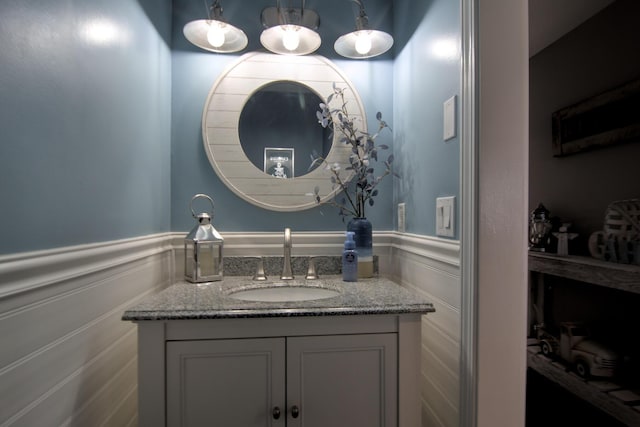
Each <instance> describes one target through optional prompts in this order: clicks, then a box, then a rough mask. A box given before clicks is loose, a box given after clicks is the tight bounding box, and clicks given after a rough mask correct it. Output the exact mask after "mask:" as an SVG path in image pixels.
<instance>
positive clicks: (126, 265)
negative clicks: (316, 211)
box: [0, 230, 461, 427]
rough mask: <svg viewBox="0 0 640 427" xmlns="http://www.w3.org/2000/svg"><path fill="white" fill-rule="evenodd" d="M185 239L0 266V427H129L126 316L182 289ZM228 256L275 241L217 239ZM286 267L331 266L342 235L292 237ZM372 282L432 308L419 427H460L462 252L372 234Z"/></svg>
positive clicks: (132, 384) (270, 237)
mask: <svg viewBox="0 0 640 427" xmlns="http://www.w3.org/2000/svg"><path fill="white" fill-rule="evenodd" d="M185 234H186V233H166V234H162V235H153V236H146V237H141V238H135V239H127V240H121V241H114V242H106V243H98V244H92V245H82V246H76V247H69V248H60V249H54V250H50V251H39V252H30V253H24V254H16V255H9V256H2V257H0V337H2V340H3V343H2V346H1V349H2V350H1V351H0V427H10V426H11V427H16V426H25V427H39V426H52V425H56V426H57V425H61V426H92V427H93V426H114V427H123V426H136V425H137V344H136V342H137V341H136V329H135V325H134V324H132V323H130V322H123V321H121V320H120V318H121V316H122V313H123V312H124V311H125V310H126V308H127V307H129V306H131V305H133V304H135V303H136V302H137V301H139V300H140V299H141V298H144V297H145V296H147V295H150V294H152V293H155V292H157V291H159V290H161V289H163V288H164V287H166V286H168V285H169V284H170V283H172V282H173V281H174V280H176V279H178V280H180V279H182V275H183V273H182V270H183V259H182V256H183V254H182V247H183V239H184V236H185ZM224 237H225V255H226V256H256V255H264V256H269V255H282V252H283V249H282V244H283V239H284V237H283V233H224ZM292 240H293V251H292V254H293V255H294V256H307V255H336V254H340V253H341V250H342V245H343V242H344V234H343V233H341V232H321V233H309V232H296V231H295V230H293V234H292ZM374 253H375V254H376V255H378V256H379V268H380V272H381V274H383V275H385V276H387V277H390V278H391V279H393V280H395V281H396V282H398V283H399V284H401V285H402V286H405V287H407V288H409V289H412V290H414V291H416V292H418V293H421V294H423V295H425V296H426V297H427V298H429V299H430V300H431V301H432V302H433V303H434V305H435V307H436V310H437V311H436V312H435V313H432V314H429V315H427V316H424V317H423V323H422V337H423V338H422V372H421V383H422V418H423V420H422V423H423V426H429V427H433V426H447V427H454V426H455V427H457V426H458V404H459V353H460V345H459V342H460V295H461V293H460V271H459V270H460V260H459V242H456V241H451V240H443V239H437V238H430V237H424V236H415V235H409V234H399V233H395V232H377V233H375V234H374Z"/></svg>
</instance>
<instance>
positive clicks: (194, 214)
mask: <svg viewBox="0 0 640 427" xmlns="http://www.w3.org/2000/svg"><path fill="white" fill-rule="evenodd" d="M199 198H202V199H207V200H209V202H211V217H212V218H213V207H214V206H213V199H212V198H211V197H209V196H207V195H206V194H196V195H195V196H193V197H192V198H191V201H190V202H189V209H191V215H193V217H194V218H197V217H198V215H197V214H196V213H195V212H194V210H193V201H194V200H195V199H199Z"/></svg>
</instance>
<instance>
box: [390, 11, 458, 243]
mask: <svg viewBox="0 0 640 427" xmlns="http://www.w3.org/2000/svg"><path fill="white" fill-rule="evenodd" d="M394 28H395V33H394V36H395V38H396V42H397V44H396V49H397V51H396V59H395V64H394V86H393V96H394V116H393V122H394V125H395V128H394V131H395V132H394V134H395V135H394V149H395V155H396V158H397V159H398V166H399V172H400V174H401V175H402V178H403V179H402V180H399V181H396V182H395V187H394V194H395V199H394V204H395V203H402V202H404V203H405V204H406V231H407V232H409V233H414V234H420V235H428V236H434V235H435V224H436V219H435V212H436V205H435V202H436V198H437V197H441V196H456V205H457V206H456V211H457V215H456V219H457V221H456V223H457V224H460V214H459V211H460V209H459V207H460V206H459V199H460V197H459V194H460V190H459V188H460V178H459V175H460V166H459V164H460V143H459V141H460V139H459V135H460V131H459V120H458V125H457V132H456V135H457V136H456V137H455V138H453V139H450V140H447V141H444V140H443V103H444V101H446V100H447V99H449V98H450V97H452V96H454V95H456V96H457V106H458V107H457V110H458V117H460V114H459V112H460V108H459V106H460V102H459V101H460V98H459V96H460V92H461V91H460V81H461V60H460V43H461V42H460V34H461V25H460V2H458V1H451V0H396V1H395V2H394ZM394 213H395V211H394ZM394 217H395V215H394ZM396 225H397V224H396ZM455 228H456V230H455V238H457V236H459V227H455Z"/></svg>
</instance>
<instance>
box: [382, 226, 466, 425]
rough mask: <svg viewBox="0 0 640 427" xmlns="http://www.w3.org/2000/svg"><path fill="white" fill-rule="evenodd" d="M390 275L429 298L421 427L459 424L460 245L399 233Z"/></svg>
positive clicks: (424, 327)
mask: <svg viewBox="0 0 640 427" xmlns="http://www.w3.org/2000/svg"><path fill="white" fill-rule="evenodd" d="M391 254H392V255H391V259H392V260H393V262H392V263H391V266H392V268H391V269H390V271H388V272H387V275H388V276H389V277H390V278H391V279H392V280H394V281H395V282H397V283H399V284H400V285H402V286H405V287H407V288H408V289H411V290H413V291H415V292H418V293H421V294H423V295H424V296H426V297H427V298H429V299H430V300H431V301H432V302H433V304H434V306H435V308H436V312H435V313H431V314H429V315H428V316H424V317H423V319H422V376H421V381H422V384H421V389H422V425H423V426H446V427H457V426H458V425H459V423H460V416H459V406H460V325H461V323H460V322H461V318H460V307H461V287H460V283H461V282H460V242H458V241H453V240H445V239H438V238H433V237H423V236H415V235H407V234H398V235H396V237H395V239H393V245H392V249H391Z"/></svg>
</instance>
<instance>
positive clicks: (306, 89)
mask: <svg viewBox="0 0 640 427" xmlns="http://www.w3.org/2000/svg"><path fill="white" fill-rule="evenodd" d="M334 84H335V85H336V86H337V87H340V88H345V89H347V90H346V91H345V93H346V97H345V100H346V102H348V103H349V106H350V112H351V113H352V115H353V117H354V118H355V120H356V121H357V126H358V129H361V130H363V131H365V132H366V130H367V129H366V128H367V127H366V122H365V121H364V119H363V118H364V117H365V116H364V107H363V106H362V102H361V101H360V97H359V96H358V93H357V92H356V90H355V88H354V86H353V85H352V84H351V83H350V82H349V81H348V79H347V78H346V77H345V76H344V75H343V74H342V72H341V71H340V70H339V69H338V68H337V67H336V66H335V65H334V64H333V63H332V62H331V61H329V60H328V59H326V58H324V57H322V56H317V55H309V56H285V55H274V54H270V53H262V52H252V53H248V54H245V55H243V56H242V57H240V59H239V60H238V61H237V62H236V63H234V64H232V65H231V66H230V67H229V68H228V69H227V70H226V71H225V72H223V73H222V74H221V75H220V77H219V78H218V80H217V81H216V82H215V83H214V85H213V87H212V88H211V91H210V92H209V96H208V98H207V101H206V103H205V107H204V112H203V116H202V135H203V142H204V148H205V151H206V153H207V157H208V158H209V162H210V163H211V165H212V166H213V169H214V170H215V172H216V174H217V175H218V176H219V177H220V179H221V180H222V182H224V184H225V185H226V186H227V187H229V188H230V189H231V190H232V191H233V192H234V193H235V194H237V195H238V196H239V197H241V198H243V199H244V200H246V201H248V202H250V203H253V204H254V205H257V206H260V207H263V208H265V209H270V210H275V211H298V210H303V209H309V208H312V207H314V206H316V205H317V203H316V201H315V200H314V197H313V196H312V195H311V194H313V192H314V188H315V187H318V188H319V189H320V194H324V195H326V196H324V200H327V199H329V198H331V197H333V196H334V195H335V193H336V192H337V191H338V189H336V188H333V186H332V184H331V172H330V171H328V170H326V168H324V167H317V168H316V169H313V170H311V171H308V168H309V164H310V154H311V153H312V152H313V151H314V150H315V151H316V152H317V153H318V154H320V155H325V159H326V160H327V162H328V163H330V164H336V163H337V164H338V165H340V167H341V168H342V169H346V168H347V167H348V166H349V155H350V153H351V149H350V147H349V146H347V145H345V144H342V143H340V141H339V132H332V133H331V132H330V133H329V134H327V133H325V132H326V130H325V129H323V128H322V126H320V124H319V123H318V122H317V119H316V111H317V110H318V109H319V107H318V104H319V103H320V102H324V101H325V100H326V97H327V96H328V95H329V94H331V93H333V86H334ZM272 92H277V93H280V95H279V96H276V95H275V94H274V93H272ZM282 93H287V95H282ZM313 96H316V97H318V98H317V99H312V98H313ZM265 98H266V100H265ZM277 98H280V100H278V99H277ZM302 98H304V104H305V105H306V112H305V111H303V110H302V109H301V108H300V104H302V103H303V101H302ZM307 98H308V99H307ZM283 99H284V100H283ZM292 105H293V106H294V107H293V109H292ZM245 110H246V111H245ZM251 110H253V112H252V111H251ZM265 110H266V111H265ZM282 110H286V111H284V112H282ZM292 110H297V113H296V112H294V111H292ZM277 111H280V112H282V114H283V116H282V117H284V118H280V119H277V120H276V119H274V118H273V117H271V118H270V117H269V116H270V115H271V114H272V113H275V112H277ZM296 114H299V115H300V116H297V117H298V118H294V116H296ZM307 115H309V116H310V117H309V118H308V121H309V123H312V125H309V124H307V125H305V126H304V129H305V130H301V129H302V128H298V125H299V123H298V121H302V117H303V116H304V118H305V121H306V120H307V118H306V116H307ZM257 116H264V117H262V118H261V119H258V118H257ZM272 119H273V120H272ZM270 120H272V121H270ZM294 121H295V122H296V123H293V122H294ZM259 122H260V123H259ZM314 126H315V127H316V129H315V130H314V129H313V127H314ZM330 134H332V135H333V136H332V137H329V135H330ZM327 138H330V140H329V142H330V143H327ZM245 139H246V141H245ZM241 140H242V142H241ZM318 141H323V143H322V148H319V147H320V146H319V145H316V144H319V142H318ZM314 146H315V148H314ZM305 150H306V151H305ZM287 162H291V163H290V164H289V163H287ZM298 165H300V166H301V167H300V168H298ZM265 171H266V172H265ZM287 172H288V173H287ZM284 175H286V178H290V176H291V175H293V176H294V178H293V179H283V178H285V176H284Z"/></svg>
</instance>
